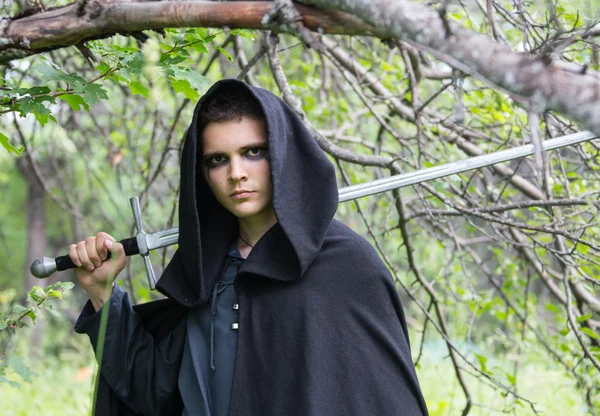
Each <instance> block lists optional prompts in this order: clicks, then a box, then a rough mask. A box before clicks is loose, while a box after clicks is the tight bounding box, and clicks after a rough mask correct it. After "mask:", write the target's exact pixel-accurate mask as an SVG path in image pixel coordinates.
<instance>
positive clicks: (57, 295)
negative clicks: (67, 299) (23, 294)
mask: <svg viewBox="0 0 600 416" xmlns="http://www.w3.org/2000/svg"><path fill="white" fill-rule="evenodd" d="M46 296H48V297H51V298H57V299H62V293H60V292H59V291H58V290H54V289H52V290H49V291H48V292H47V293H46Z"/></svg>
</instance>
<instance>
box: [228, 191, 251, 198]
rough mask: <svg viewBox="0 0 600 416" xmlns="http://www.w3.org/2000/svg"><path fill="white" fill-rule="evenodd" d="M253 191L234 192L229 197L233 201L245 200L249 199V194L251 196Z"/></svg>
mask: <svg viewBox="0 0 600 416" xmlns="http://www.w3.org/2000/svg"><path fill="white" fill-rule="evenodd" d="M253 193H254V192H253V191H246V190H241V191H235V192H234V193H232V194H231V195H230V196H231V197H232V198H233V199H242V198H247V197H249V196H250V195H251V194H253Z"/></svg>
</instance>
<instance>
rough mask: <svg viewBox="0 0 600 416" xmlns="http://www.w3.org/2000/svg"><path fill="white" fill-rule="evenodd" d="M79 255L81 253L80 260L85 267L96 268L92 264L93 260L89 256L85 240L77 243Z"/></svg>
mask: <svg viewBox="0 0 600 416" xmlns="http://www.w3.org/2000/svg"><path fill="white" fill-rule="evenodd" d="M77 255H79V261H80V262H81V264H82V265H83V267H85V268H86V269H88V270H89V271H92V270H94V265H93V264H92V261H91V260H90V258H89V256H88V252H87V248H86V245H85V241H80V242H79V243H77Z"/></svg>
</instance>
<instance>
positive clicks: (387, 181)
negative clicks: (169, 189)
mask: <svg viewBox="0 0 600 416" xmlns="http://www.w3.org/2000/svg"><path fill="white" fill-rule="evenodd" d="M597 137H598V136H596V135H594V134H593V133H590V132H581V133H575V134H569V135H567V136H562V137H557V138H554V139H550V140H545V141H543V142H542V148H543V150H544V151H548V150H554V149H559V148H561V147H565V146H570V145H574V144H577V143H582V142H586V141H590V140H593V139H596V138H597ZM533 152H534V146H533V144H527V145H524V146H519V147H515V148H512V149H507V150H501V151H499V152H494V153H490V154H486V155H481V156H475V157H472V158H469V159H464V160H459V161H457V162H451V163H446V164H443V165H440V166H434V167H431V168H426V169H420V170H417V171H415V172H409V173H401V174H399V175H393V176H390V177H387V178H382V179H377V180H374V181H371V182H366V183H363V184H358V185H351V186H347V187H344V188H341V189H340V190H339V201H340V202H346V201H351V200H354V199H358V198H362V197H365V196H369V195H374V194H378V193H382V192H386V191H389V190H392V189H398V188H404V187H406V186H410V185H416V184H419V183H421V182H426V181H430V180H433V179H439V178H443V177H445V176H449V175H454V174H457V173H462V172H466V171H469V170H473V169H478V168H482V167H486V166H491V165H495V164H497V163H502V162H508V161H510V160H514V159H518V158H521V157H525V156H529V155H532V154H533ZM129 202H130V204H131V209H132V211H133V217H134V219H135V225H136V228H137V233H136V235H135V237H131V238H126V239H124V240H121V241H119V243H121V244H123V246H124V249H125V254H126V255H127V256H131V255H134V254H140V255H141V256H142V257H143V258H144V264H145V266H146V276H147V278H148V284H149V286H150V289H152V290H154V288H155V286H156V277H155V275H154V269H153V268H152V264H151V263H150V258H149V256H148V255H149V254H150V251H152V250H156V249H157V248H162V247H167V246H170V245H172V244H175V243H177V241H178V240H179V228H178V227H174V228H170V229H168V230H164V231H157V232H154V233H146V232H144V229H143V228H142V213H141V210H140V203H139V200H138V198H137V197H134V198H131V199H130V200H129ZM109 256H110V253H109ZM76 267H77V266H76V265H75V264H74V263H73V262H72V261H71V258H70V257H69V256H68V255H67V256H60V257H56V258H54V259H53V258H49V257H42V258H39V259H36V260H34V261H33V263H31V268H30V270H31V274H32V275H33V276H35V277H38V278H40V279H42V278H46V277H48V276H50V275H52V274H53V273H54V272H56V271H63V270H67V269H74V268H76Z"/></svg>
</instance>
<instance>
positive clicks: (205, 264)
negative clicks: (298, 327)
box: [157, 79, 338, 306]
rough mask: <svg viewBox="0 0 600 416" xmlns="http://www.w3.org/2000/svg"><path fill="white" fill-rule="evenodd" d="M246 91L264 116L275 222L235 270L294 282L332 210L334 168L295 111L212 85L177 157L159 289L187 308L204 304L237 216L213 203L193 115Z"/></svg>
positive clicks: (260, 95) (232, 85)
mask: <svg viewBox="0 0 600 416" xmlns="http://www.w3.org/2000/svg"><path fill="white" fill-rule="evenodd" d="M241 88H244V89H246V90H248V91H249V92H250V94H251V95H252V96H253V97H254V98H256V100H257V101H258V102H259V104H260V106H261V108H262V111H263V113H264V115H265V120H266V126H267V135H268V145H269V156H270V164H271V179H272V181H273V208H274V210H275V215H276V217H277V221H278V222H277V224H275V225H274V226H273V227H272V228H271V229H269V231H267V232H266V233H265V234H264V236H263V237H262V238H261V239H260V240H259V241H258V242H257V244H256V245H255V247H254V248H253V250H252V252H251V253H250V255H249V256H248V258H247V260H246V261H245V262H244V265H243V267H242V269H241V270H240V273H252V274H256V275H261V276H264V277H267V278H271V279H276V280H281V281H292V280H296V279H298V278H300V277H301V276H302V274H303V273H304V272H305V271H306V269H307V268H308V266H309V265H310V264H311V263H312V261H313V259H314V258H315V256H316V255H317V254H318V253H319V250H320V249H321V246H322V244H323V240H324V238H325V234H326V232H327V229H328V227H329V224H330V223H331V220H332V218H333V215H334V214H335V211H336V209H337V205H338V190H337V186H336V179H335V170H334V167H333V165H332V164H331V162H330V161H329V160H328V159H327V157H326V156H325V154H324V153H323V151H322V150H321V148H320V147H319V146H318V145H317V143H316V141H315V140H314V138H313V137H312V135H311V134H310V133H309V131H308V129H307V128H306V127H305V126H304V124H303V123H302V120H301V119H300V118H299V117H298V116H297V115H296V113H295V112H294V111H293V110H292V109H291V108H290V107H289V106H288V105H287V104H286V103H284V102H283V101H282V100H281V99H280V98H279V97H277V96H276V95H274V94H273V93H271V92H269V91H267V90H264V89H262V88H257V87H253V86H250V85H248V84H246V83H244V82H242V81H239V80H235V79H225V80H221V81H218V82H217V83H215V84H214V85H213V86H212V87H211V88H210V89H209V90H208V91H207V93H206V94H205V95H204V96H203V97H202V98H201V99H200V101H199V102H198V104H197V105H196V108H195V110H194V116H193V119H192V123H191V124H190V127H189V128H188V130H187V132H186V135H185V138H184V140H185V143H184V146H183V152H182V156H181V169H180V172H181V179H180V180H181V190H180V197H179V248H178V250H177V252H176V253H175V255H174V256H173V258H172V260H171V262H170V263H169V265H168V266H167V268H166V269H165V272H164V273H163V275H162V277H161V279H160V280H159V282H158V284H157V289H158V290H159V291H160V292H161V293H163V294H165V295H166V296H168V297H170V298H172V299H175V300H176V301H178V302H179V303H181V304H183V305H186V306H192V305H195V304H199V303H203V302H206V301H207V300H208V298H209V297H210V294H211V290H212V288H213V286H214V285H215V283H216V282H217V280H218V279H219V275H220V271H221V269H222V267H223V264H224V261H225V258H226V255H227V249H228V248H229V245H230V244H231V243H232V242H233V241H234V239H235V238H236V237H237V235H238V222H237V218H236V217H235V216H234V215H233V214H231V213H230V212H229V211H227V210H226V209H225V208H223V207H222V206H221V204H219V202H218V201H217V200H216V198H215V197H214V196H213V194H212V191H211V190H210V188H209V187H208V184H207V183H206V181H205V180H204V177H203V175H202V172H201V169H200V166H199V162H200V159H199V158H198V152H199V149H198V138H199V137H200V132H201V131H202V126H200V123H199V121H198V120H199V117H198V115H199V114H200V112H201V111H202V105H203V103H204V102H205V101H206V99H207V98H208V97H210V96H212V95H213V94H220V93H223V92H224V91H229V90H230V89H234V90H236V89H241Z"/></svg>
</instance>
